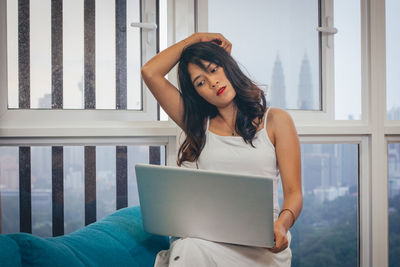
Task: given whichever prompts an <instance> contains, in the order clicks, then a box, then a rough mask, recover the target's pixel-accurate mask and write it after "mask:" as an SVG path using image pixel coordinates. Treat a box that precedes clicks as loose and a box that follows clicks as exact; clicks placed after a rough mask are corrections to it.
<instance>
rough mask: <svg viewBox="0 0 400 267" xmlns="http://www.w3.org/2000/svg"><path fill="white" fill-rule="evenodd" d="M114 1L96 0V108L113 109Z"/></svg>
mask: <svg viewBox="0 0 400 267" xmlns="http://www.w3.org/2000/svg"><path fill="white" fill-rule="evenodd" d="M115 90H116V89H115V1H109V0H102V1H96V109H115Z"/></svg>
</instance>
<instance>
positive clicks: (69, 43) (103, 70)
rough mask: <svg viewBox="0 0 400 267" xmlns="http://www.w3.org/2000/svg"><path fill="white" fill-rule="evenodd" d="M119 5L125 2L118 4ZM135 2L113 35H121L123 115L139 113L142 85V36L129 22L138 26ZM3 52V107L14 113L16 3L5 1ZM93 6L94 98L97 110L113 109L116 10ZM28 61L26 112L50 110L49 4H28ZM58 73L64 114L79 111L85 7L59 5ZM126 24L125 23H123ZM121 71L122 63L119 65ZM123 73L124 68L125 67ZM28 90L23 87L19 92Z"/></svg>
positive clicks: (78, 0)
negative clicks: (5, 77) (5, 102)
mask: <svg viewBox="0 0 400 267" xmlns="http://www.w3.org/2000/svg"><path fill="white" fill-rule="evenodd" d="M119 3H124V1H122V2H119ZM140 3H141V2H140V0H128V1H126V5H127V6H126V8H122V9H123V10H125V11H126V12H127V20H126V23H127V25H126V26H123V27H121V29H118V30H119V31H120V32H124V33H126V36H127V39H126V43H125V46H126V47H125V49H126V50H127V54H126V56H125V55H124V56H123V58H124V59H126V63H127V64H126V65H127V73H126V74H127V75H126V76H127V81H126V83H127V92H126V94H125V92H124V93H122V94H121V95H123V96H124V97H126V98H127V99H126V100H127V105H125V107H123V109H125V108H126V106H127V108H128V109H135V110H140V109H142V98H143V97H142V81H141V77H140V68H141V64H142V59H141V41H142V40H141V30H140V29H139V28H132V27H129V25H128V23H130V22H135V21H136V22H139V21H140V20H141V10H140V8H141V7H140V6H141V5H140ZM7 4H8V5H7V40H8V41H7V48H8V54H7V59H8V95H9V96H8V102H9V103H8V106H9V108H18V107H19V106H20V104H19V103H18V95H19V90H18V86H19V80H18V76H19V65H18V60H19V56H21V55H19V54H18V31H19V29H18V1H7ZM94 6H95V12H93V14H95V16H94V17H95V24H96V25H95V27H94V28H95V29H96V32H95V33H93V36H95V49H94V51H95V54H96V55H95V57H96V59H95V62H96V63H95V67H93V68H94V69H95V72H96V73H95V75H94V77H95V83H96V85H95V88H96V89H95V90H96V92H95V95H96V108H97V109H115V108H116V50H117V49H116V42H120V40H123V41H124V42H125V40H124V39H123V38H122V39H118V40H116V6H115V1H106V0H103V1H96V5H94ZM29 12H30V17H29V19H28V20H25V21H26V22H27V25H28V26H29V29H30V30H29V38H30V39H29V43H28V45H29V47H30V50H29V58H27V59H26V60H25V61H26V62H27V63H24V64H25V65H26V68H27V69H28V71H27V73H26V75H27V77H29V79H27V81H26V83H27V84H28V83H29V85H30V86H29V89H30V104H31V105H30V108H42V109H43V108H45V109H50V108H51V107H52V103H51V102H52V101H51V99H52V95H51V94H52V67H53V66H52V26H53V25H52V19H51V18H52V17H51V15H52V13H51V12H52V11H51V1H50V0H45V1H41V0H32V1H31V2H30V5H29ZM62 12H63V13H62V14H63V19H62V25H60V27H62V50H63V51H62V55H59V58H61V57H62V62H63V63H62V66H59V65H57V67H60V68H61V70H62V81H60V82H59V83H60V84H62V86H63V108H64V109H83V108H84V81H85V79H84V45H85V40H84V1H83V0H69V1H63V7H62ZM124 23H125V22H124ZM60 41H61V40H60ZM122 65H124V63H122ZM124 68H125V67H124ZM24 88H28V86H26V87H24Z"/></svg>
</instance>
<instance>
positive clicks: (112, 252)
mask: <svg viewBox="0 0 400 267" xmlns="http://www.w3.org/2000/svg"><path fill="white" fill-rule="evenodd" d="M9 236H10V237H11V238H13V239H14V240H15V241H16V242H17V243H18V244H19V246H20V247H21V255H22V264H23V266H153V265H154V260H155V256H156V254H157V252H158V251H160V250H162V249H167V248H168V246H169V242H168V238H167V237H162V236H155V235H151V234H148V233H145V232H144V231H143V226H142V218H141V214H140V208H139V207H132V208H125V209H121V210H119V211H117V212H115V213H114V214H111V215H109V216H107V217H106V218H104V219H103V220H101V221H98V222H96V223H93V224H91V225H88V226H86V227H84V228H82V229H80V230H78V231H76V232H73V233H71V234H68V235H65V236H61V237H54V238H39V237H35V236H33V235H29V234H13V235H9Z"/></svg>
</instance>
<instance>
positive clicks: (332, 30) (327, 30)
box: [317, 27, 338, 34]
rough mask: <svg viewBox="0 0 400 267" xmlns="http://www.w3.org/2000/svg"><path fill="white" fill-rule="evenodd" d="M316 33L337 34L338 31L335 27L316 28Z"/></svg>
mask: <svg viewBox="0 0 400 267" xmlns="http://www.w3.org/2000/svg"><path fill="white" fill-rule="evenodd" d="M317 31H319V32H323V33H328V34H337V33H338V29H337V28H335V27H317Z"/></svg>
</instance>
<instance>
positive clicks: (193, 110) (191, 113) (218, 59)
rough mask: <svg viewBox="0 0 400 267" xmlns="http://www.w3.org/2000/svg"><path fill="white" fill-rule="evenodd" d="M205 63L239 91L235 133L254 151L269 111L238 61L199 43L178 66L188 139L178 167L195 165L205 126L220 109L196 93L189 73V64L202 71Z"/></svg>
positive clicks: (213, 46) (185, 53) (209, 44)
mask: <svg viewBox="0 0 400 267" xmlns="http://www.w3.org/2000/svg"><path fill="white" fill-rule="evenodd" d="M202 60H205V61H208V62H212V63H214V64H216V65H218V66H221V67H222V68H223V70H224V72H225V75H226V77H227V78H228V80H229V81H230V83H231V84H232V86H233V88H234V89H235V91H236V96H235V98H234V100H233V101H234V102H235V104H236V106H237V116H236V123H235V130H236V132H237V133H238V134H239V135H240V136H242V137H243V140H244V141H245V142H246V143H250V144H251V145H252V146H253V147H254V145H253V143H252V140H253V138H254V136H255V134H256V132H257V129H258V126H259V125H260V123H261V122H262V118H263V116H264V113H265V111H266V108H267V107H266V100H265V96H264V92H263V91H262V90H261V89H260V88H258V87H257V86H256V85H255V84H254V83H253V82H252V81H251V80H250V79H249V78H248V77H247V76H246V75H244V74H243V72H242V71H241V69H240V68H239V66H238V64H237V63H236V61H235V60H234V59H233V58H232V56H231V55H230V54H229V53H228V52H227V51H225V49H223V48H222V47H220V46H218V45H217V44H215V43H213V42H199V43H195V44H192V45H190V46H188V47H186V48H185V49H184V50H183V51H182V55H181V58H180V60H179V65H178V79H179V87H180V90H181V95H182V99H183V106H184V112H183V124H184V127H185V128H184V129H183V130H184V131H185V134H186V139H185V140H184V142H183V143H182V145H181V147H180V148H179V152H178V162H177V163H178V166H180V165H181V164H182V163H183V162H184V161H191V162H193V161H196V160H197V159H198V158H199V156H200V153H201V151H202V149H203V147H204V144H205V141H206V137H205V129H204V124H205V121H206V119H207V117H210V118H214V117H215V116H217V115H218V109H217V108H216V107H215V106H214V105H212V104H210V103H208V102H207V101H206V100H204V99H203V98H202V97H201V96H200V95H199V94H198V93H197V91H196V90H195V88H194V86H193V83H192V81H191V78H190V73H189V71H188V65H189V63H192V64H196V65H198V66H199V67H201V68H202V69H204V70H205V69H206V67H205V66H204V65H203V64H202ZM255 118H258V120H256V121H257V123H255V122H254V120H255Z"/></svg>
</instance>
